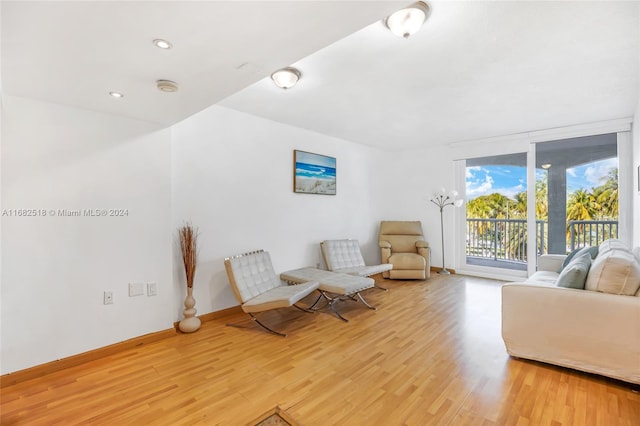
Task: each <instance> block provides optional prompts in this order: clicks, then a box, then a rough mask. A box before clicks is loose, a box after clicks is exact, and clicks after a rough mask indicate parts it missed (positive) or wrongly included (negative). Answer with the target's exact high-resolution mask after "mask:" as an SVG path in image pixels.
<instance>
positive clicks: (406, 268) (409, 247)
mask: <svg viewBox="0 0 640 426" xmlns="http://www.w3.org/2000/svg"><path fill="white" fill-rule="evenodd" d="M378 243H379V245H380V255H381V261H382V263H391V264H392V265H393V269H392V270H391V271H386V272H383V273H382V276H383V277H384V278H391V279H396V280H407V279H416V280H426V279H427V278H429V277H431V262H430V251H429V250H430V249H429V243H427V242H426V241H425V240H424V235H423V234H422V223H421V222H419V221H415V222H401V221H388V220H383V221H381V222H380V235H379V238H378Z"/></svg>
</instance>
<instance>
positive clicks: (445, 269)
mask: <svg viewBox="0 0 640 426" xmlns="http://www.w3.org/2000/svg"><path fill="white" fill-rule="evenodd" d="M438 274H440V275H451V272H449V271H448V270H447V268H442V269H440V270H439V271H438Z"/></svg>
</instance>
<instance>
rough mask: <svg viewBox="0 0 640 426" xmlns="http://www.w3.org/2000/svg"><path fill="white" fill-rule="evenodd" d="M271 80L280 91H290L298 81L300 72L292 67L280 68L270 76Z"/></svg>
mask: <svg viewBox="0 0 640 426" xmlns="http://www.w3.org/2000/svg"><path fill="white" fill-rule="evenodd" d="M271 79H272V80H273V82H274V83H275V84H276V86H278V87H280V88H282V89H290V88H292V87H293V86H295V85H296V83H297V82H298V80H300V71H298V70H297V69H295V68H293V67H286V68H282V69H280V70H278V71H276V72H274V73H273V74H271Z"/></svg>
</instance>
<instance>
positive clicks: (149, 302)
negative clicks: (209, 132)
mask: <svg viewBox="0 0 640 426" xmlns="http://www.w3.org/2000/svg"><path fill="white" fill-rule="evenodd" d="M114 102H117V101H116V100H114ZM2 114H3V125H4V126H3V128H2V209H3V213H5V214H3V217H2V231H3V232H2V249H3V250H2V261H1V263H2V273H1V274H2V302H1V303H2V313H1V319H2V326H1V327H2V337H1V339H2V353H1V359H2V367H1V373H2V374H5V373H9V372H13V371H16V370H21V369H24V368H27V367H31V366H34V365H37V364H42V363H45V362H48V361H52V360H55V359H59V358H63V357H66V356H70V355H73V354H77V353H81V352H85V351H88V350H91V349H95V348H98V347H102V346H106V345H109V344H112V343H115V342H119V341H122V340H126V339H129V338H132V337H136V336H140V335H144V334H147V333H150V332H155V331H158V330H163V329H167V328H170V327H171V326H172V322H173V321H174V320H175V319H176V316H175V314H174V312H173V304H174V295H173V284H172V283H171V241H170V237H169V232H168V229H169V228H170V226H171V207H170V202H171V192H170V190H171V186H170V148H171V147H170V136H171V133H170V131H169V130H158V129H157V128H156V127H154V126H153V125H151V124H149V123H144V122H139V121H135V120H130V119H125V118H119V117H115V116H110V115H105V114H99V113H95V112H91V111H86V110H80V109H74V108H69V107H64V106H60V105H55V104H50V103H45V102H40V101H33V100H28V99H24V98H16V97H7V96H5V97H4V98H3V109H2ZM113 208H119V209H127V210H128V216H126V217H53V216H52V215H51V212H50V211H51V210H56V213H57V210H58V209H113ZM14 209H44V210H45V211H46V212H47V215H46V217H42V216H36V217H16V216H15V212H12V210H14ZM11 215H12V216H11ZM130 281H140V282H143V281H154V282H156V283H157V286H158V293H159V294H158V296H156V297H147V296H139V297H134V298H129V297H128V293H127V288H128V283H129V282H130ZM105 290H111V291H113V292H114V296H115V303H114V304H113V305H103V291H105Z"/></svg>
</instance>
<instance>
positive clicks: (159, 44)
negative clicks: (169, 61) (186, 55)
mask: <svg viewBox="0 0 640 426" xmlns="http://www.w3.org/2000/svg"><path fill="white" fill-rule="evenodd" d="M153 44H155V45H156V46H157V47H159V48H160V49H171V48H172V47H173V45H172V44H171V42H170V41H167V40H163V39H161V38H157V39H155V40H153Z"/></svg>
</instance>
